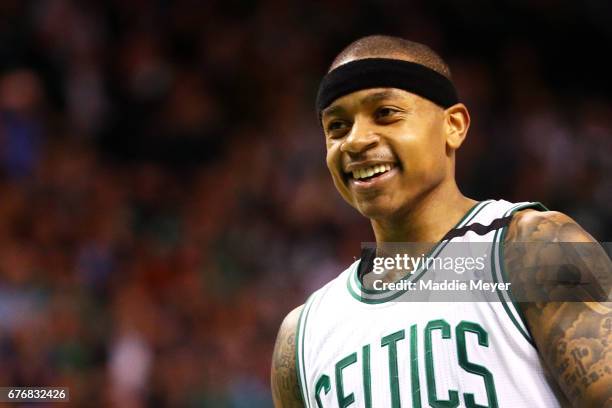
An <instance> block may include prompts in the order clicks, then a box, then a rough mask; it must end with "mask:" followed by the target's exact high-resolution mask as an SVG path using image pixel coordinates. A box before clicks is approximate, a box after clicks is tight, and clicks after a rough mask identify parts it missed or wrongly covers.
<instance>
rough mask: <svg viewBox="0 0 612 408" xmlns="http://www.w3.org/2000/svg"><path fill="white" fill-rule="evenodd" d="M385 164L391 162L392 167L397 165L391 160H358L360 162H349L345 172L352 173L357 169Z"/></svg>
mask: <svg viewBox="0 0 612 408" xmlns="http://www.w3.org/2000/svg"><path fill="white" fill-rule="evenodd" d="M384 164H390V165H391V166H392V167H394V166H395V162H393V161H389V160H364V161H358V162H351V163H349V164H347V165H346V167H345V168H344V172H345V173H351V172H353V171H355V170H359V169H367V168H368V167H372V166H378V165H384Z"/></svg>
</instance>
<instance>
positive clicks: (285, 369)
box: [271, 308, 303, 408]
mask: <svg viewBox="0 0 612 408" xmlns="http://www.w3.org/2000/svg"><path fill="white" fill-rule="evenodd" d="M300 309H301V308H299V309H296V310H294V311H292V312H291V313H290V314H289V315H288V316H287V318H285V321H284V322H283V324H282V325H281V328H280V330H279V332H278V336H277V338H276V344H275V345H274V353H273V355H272V375H271V378H272V381H271V382H272V396H273V398H274V403H275V406H276V407H282V408H302V407H303V404H302V395H301V391H300V387H299V384H298V379H297V372H296V366H295V341H296V324H297V319H298V317H299V310H300Z"/></svg>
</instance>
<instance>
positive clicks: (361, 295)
mask: <svg viewBox="0 0 612 408" xmlns="http://www.w3.org/2000/svg"><path fill="white" fill-rule="evenodd" d="M491 202H493V200H486V201H481V202H478V203H476V204H475V205H474V206H473V207H472V208H470V209H469V210H468V211H467V212H466V213H465V215H464V216H463V217H462V218H461V219H460V220H459V221H458V222H457V224H456V225H455V226H454V227H453V228H452V229H457V228H461V227H463V226H465V225H467V224H468V223H469V222H470V221H472V220H473V219H474V218H475V217H476V216H477V215H478V213H480V211H482V209H483V208H485V207H486V206H487V205H489V204H490V203H491ZM449 242H450V240H443V241H440V242H438V244H437V245H436V246H435V247H434V248H433V249H432V250H431V251H430V252H429V253H428V254H427V256H428V257H433V258H435V257H437V256H438V254H439V253H440V252H441V251H442V250H443V249H444V247H446V245H447V244H448V243H449ZM358 267H359V262H355V263H354V264H353V269H352V270H351V271H350V272H349V273H348V279H347V289H348V292H349V293H350V295H351V296H352V297H353V298H354V299H355V300H357V301H359V302H362V303H366V304H379V303H384V302H388V301H390V300H393V299H396V298H398V297H399V296H402V295H403V294H404V293H406V292H407V290H394V291H391V290H389V289H385V290H372V289H367V288H364V287H363V285H362V283H361V281H360V280H359V276H358V274H357V271H358V269H359V268H358ZM427 270H428V268H427V267H426V266H422V267H421V268H420V269H419V270H418V271H417V272H415V273H414V274H407V275H405V276H404V277H403V278H401V279H399V280H398V281H397V282H402V281H407V282H416V281H418V280H419V279H420V278H421V277H422V276H423V275H424V274H425V272H427Z"/></svg>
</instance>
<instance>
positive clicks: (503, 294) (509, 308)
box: [493, 202, 549, 350]
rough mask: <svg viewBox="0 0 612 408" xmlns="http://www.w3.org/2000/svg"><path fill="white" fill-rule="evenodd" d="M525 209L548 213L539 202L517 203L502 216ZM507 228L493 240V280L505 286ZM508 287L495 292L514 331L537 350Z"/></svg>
mask: <svg viewBox="0 0 612 408" xmlns="http://www.w3.org/2000/svg"><path fill="white" fill-rule="evenodd" d="M526 209H534V210H537V211H549V210H548V208H546V207H545V206H544V205H543V204H542V203H539V202H528V203H519V204H516V205H514V206H512V207H511V208H510V209H508V210H507V211H506V213H505V214H504V217H508V216H513V215H514V214H515V213H516V212H517V211H521V210H526ZM508 228H509V224H508V225H506V226H504V227H503V228H501V229H499V230H497V231H496V232H495V236H494V238H493V260H494V262H493V279H495V281H496V282H497V281H498V280H499V281H501V282H503V283H507V284H509V283H510V279H509V276H508V272H507V271H506V268H505V266H504V242H505V239H506V233H507V232H508ZM510 287H511V285H508V290H507V291H500V290H498V291H497V293H498V295H499V298H500V301H501V303H502V305H503V307H504V310H505V311H506V313H507V314H508V317H509V318H510V320H511V321H512V323H513V324H514V326H515V327H516V329H517V330H518V331H519V332H520V334H521V335H522V336H523V337H524V338H525V340H527V342H528V343H529V344H531V345H532V346H533V347H534V348H535V349H536V350H537V347H536V344H535V342H534V341H533V336H532V335H531V332H530V331H529V326H528V324H527V319H526V318H525V315H524V314H523V311H522V310H521V308H520V305H519V302H517V300H516V298H515V297H514V295H513V294H512V289H510Z"/></svg>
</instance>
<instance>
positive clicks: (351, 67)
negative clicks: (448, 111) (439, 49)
mask: <svg viewBox="0 0 612 408" xmlns="http://www.w3.org/2000/svg"><path fill="white" fill-rule="evenodd" d="M369 88H397V89H403V90H404V91H408V92H411V93H414V94H417V95H419V96H422V97H423V98H426V99H429V100H430V101H432V102H434V103H436V104H438V105H440V106H442V107H443V108H448V107H450V106H453V105H454V104H456V103H457V102H459V99H458V98H457V91H456V90H455V86H454V85H453V83H452V82H451V81H450V80H449V79H448V78H446V77H445V76H444V75H442V74H440V73H438V72H436V71H434V70H433V69H430V68H427V67H426V66H424V65H421V64H417V63H414V62H409V61H403V60H397V59H388V58H366V59H360V60H355V61H351V62H348V63H346V64H343V65H340V66H339V67H338V68H336V69H334V70H333V71H331V72H329V73H328V74H327V75H325V77H323V80H322V81H321V85H320V86H319V92H318V94H317V113H318V114H319V115H321V111H322V110H323V109H325V108H326V107H328V106H329V105H330V104H331V103H332V102H333V101H334V100H336V99H338V98H339V97H341V96H344V95H347V94H349V93H351V92H355V91H359V90H362V89H369Z"/></svg>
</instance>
